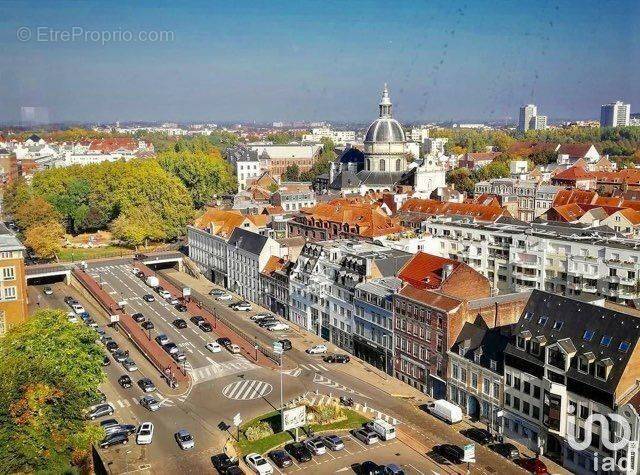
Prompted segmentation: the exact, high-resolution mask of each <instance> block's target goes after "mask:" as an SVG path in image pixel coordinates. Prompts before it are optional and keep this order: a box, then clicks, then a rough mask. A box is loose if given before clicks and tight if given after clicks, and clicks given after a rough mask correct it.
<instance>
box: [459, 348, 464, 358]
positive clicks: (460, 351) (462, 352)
mask: <svg viewBox="0 0 640 475" xmlns="http://www.w3.org/2000/svg"><path fill="white" fill-rule="evenodd" d="M464 352H465V348H464V346H459V347H458V354H459V355H460V356H464Z"/></svg>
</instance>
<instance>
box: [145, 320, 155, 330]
mask: <svg viewBox="0 0 640 475" xmlns="http://www.w3.org/2000/svg"><path fill="white" fill-rule="evenodd" d="M142 328H144V329H145V330H153V329H154V328H155V325H154V324H153V322H152V321H149V320H147V321H146V322H142Z"/></svg>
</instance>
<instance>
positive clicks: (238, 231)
mask: <svg viewBox="0 0 640 475" xmlns="http://www.w3.org/2000/svg"><path fill="white" fill-rule="evenodd" d="M268 240H269V238H268V237H267V236H263V235H262V234H258V233H255V232H252V231H249V230H248V229H243V228H235V229H234V230H233V233H232V234H231V237H230V238H229V245H230V246H232V247H235V248H236V249H242V250H244V251H246V252H248V253H250V254H255V255H258V254H260V253H261V252H262V248H263V247H264V246H265V244H266V243H267V241H268Z"/></svg>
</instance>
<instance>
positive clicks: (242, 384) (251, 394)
mask: <svg viewBox="0 0 640 475" xmlns="http://www.w3.org/2000/svg"><path fill="white" fill-rule="evenodd" d="M272 390H273V386H272V385H271V384H269V383H267V382H266V381H259V380H256V379H247V380H240V381H236V382H234V383H231V384H227V385H226V386H225V387H224V389H223V390H222V394H223V395H224V397H226V398H228V399H234V400H236V401H250V400H252V399H258V398H261V397H264V396H266V395H268V394H269V393H271V391H272Z"/></svg>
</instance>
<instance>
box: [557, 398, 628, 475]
mask: <svg viewBox="0 0 640 475" xmlns="http://www.w3.org/2000/svg"><path fill="white" fill-rule="evenodd" d="M574 412H575V408H572V407H570V408H569V415H567V425H568V428H567V441H568V442H569V446H570V447H571V448H572V449H573V450H575V451H577V452H581V451H583V450H586V449H587V448H589V447H590V446H591V442H592V434H593V427H594V424H595V423H597V424H598V425H599V426H600V440H601V441H602V445H604V446H605V447H606V448H607V449H609V450H610V451H612V452H615V451H618V450H621V449H624V448H625V447H627V446H628V447H629V448H628V450H627V457H620V458H618V460H617V462H616V459H615V457H603V458H602V460H600V459H599V458H598V453H595V454H594V461H593V463H594V470H596V472H597V471H598V470H599V469H602V470H603V471H614V470H620V471H621V472H622V473H625V472H626V471H627V470H629V469H633V467H628V465H629V460H632V458H631V457H630V456H629V453H630V452H631V451H632V450H631V449H632V448H633V449H634V450H635V445H636V444H635V443H631V425H630V424H629V421H627V419H625V418H624V417H623V416H621V415H620V414H609V416H608V417H605V416H604V415H602V414H591V415H590V416H589V417H587V419H586V420H585V421H584V440H582V441H581V442H580V441H578V440H577V439H576V437H575V433H576V431H577V427H578V425H577V424H576V417H575V415H574V414H573V413H574ZM609 421H612V422H614V423H617V424H618V426H619V428H620V431H621V434H620V436H619V438H617V437H616V439H617V440H616V441H614V440H612V439H613V437H611V434H612V433H615V430H612V429H611V428H610V427H609Z"/></svg>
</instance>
